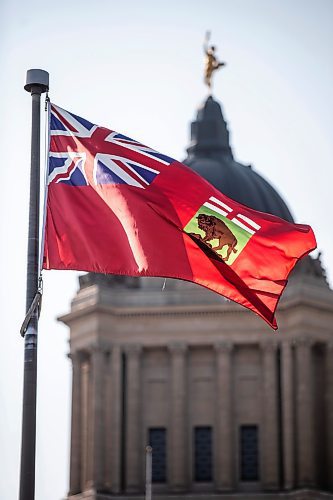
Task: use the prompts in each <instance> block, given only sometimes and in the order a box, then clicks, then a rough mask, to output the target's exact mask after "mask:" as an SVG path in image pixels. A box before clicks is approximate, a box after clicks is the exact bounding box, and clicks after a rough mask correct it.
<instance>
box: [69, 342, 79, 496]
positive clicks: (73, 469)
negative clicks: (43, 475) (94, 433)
mask: <svg viewBox="0 0 333 500" xmlns="http://www.w3.org/2000/svg"><path fill="white" fill-rule="evenodd" d="M68 357H69V358H70V359H71V360H72V419H71V452H70V478H69V493H68V494H69V495H75V494H76V493H79V492H80V491H81V439H82V435H81V412H82V408H81V390H82V388H81V358H82V354H81V353H80V351H75V352H73V353H71V354H69V355H68Z"/></svg>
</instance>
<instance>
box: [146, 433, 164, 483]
mask: <svg viewBox="0 0 333 500" xmlns="http://www.w3.org/2000/svg"><path fill="white" fill-rule="evenodd" d="M148 434H149V436H148V441H149V445H150V446H151V447H152V449H153V455H152V482H153V483H165V482H166V429H165V428H164V427H155V428H151V429H149V430H148Z"/></svg>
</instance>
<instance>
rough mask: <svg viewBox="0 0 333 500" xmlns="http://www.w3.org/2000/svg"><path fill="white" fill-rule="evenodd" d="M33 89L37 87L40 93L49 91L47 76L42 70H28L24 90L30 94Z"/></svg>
mask: <svg viewBox="0 0 333 500" xmlns="http://www.w3.org/2000/svg"><path fill="white" fill-rule="evenodd" d="M33 87H37V88H39V90H40V93H41V94H42V93H43V92H47V91H48V90H49V74H48V72H47V71H44V70H43V69H28V71H27V79H26V84H25V85H24V88H25V90H26V91H27V92H31V91H32V89H33Z"/></svg>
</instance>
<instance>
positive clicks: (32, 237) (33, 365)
mask: <svg viewBox="0 0 333 500" xmlns="http://www.w3.org/2000/svg"><path fill="white" fill-rule="evenodd" d="M24 88H25V90H26V91H27V92H30V93H31V98H32V125H31V168H30V202H29V231H28V253H27V291H26V311H27V312H28V311H29V309H30V307H31V305H32V304H33V302H34V301H35V300H36V296H37V294H38V278H39V276H38V267H39V194H40V98H41V94H42V93H44V92H47V90H48V88H49V74H48V73H47V72H46V71H44V70H41V69H30V70H28V71H27V80H26V85H25V86H24ZM37 331H38V313H37V308H35V309H34V311H33V312H32V314H31V318H30V321H29V323H28V326H27V329H26V331H25V335H24V382H23V412H22V443H21V475H20V497H19V498H20V500H34V498H35V456H36V387H37Z"/></svg>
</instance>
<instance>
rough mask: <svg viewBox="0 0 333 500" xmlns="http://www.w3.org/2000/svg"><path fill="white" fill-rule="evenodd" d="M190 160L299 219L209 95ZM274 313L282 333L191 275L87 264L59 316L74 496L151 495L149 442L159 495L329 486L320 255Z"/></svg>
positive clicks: (240, 197)
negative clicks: (154, 274)
mask: <svg viewBox="0 0 333 500" xmlns="http://www.w3.org/2000/svg"><path fill="white" fill-rule="evenodd" d="M184 163H186V164H187V165H189V167H190V168H192V169H194V170H195V171H197V172H198V173H199V174H200V175H202V176H203V177H205V178H206V179H207V180H208V181H209V182H211V183H212V184H213V185H214V186H216V187H217V188H218V189H220V190H221V191H222V192H223V193H225V194H226V195H227V196H229V197H231V198H233V199H235V200H237V201H239V202H241V203H243V204H245V205H248V206H250V207H252V208H254V209H257V210H261V211H264V212H269V213H271V214H274V215H277V216H280V217H282V218H284V219H286V220H289V221H293V217H292V215H291V212H290V211H289V209H288V206H287V205H286V203H285V202H284V201H283V199H282V198H281V197H280V196H279V194H278V193H277V192H276V190H275V189H274V188H273V187H272V186H271V185H270V184H269V183H268V182H267V181H266V180H265V179H264V178H263V177H261V176H260V175H259V174H258V173H257V172H256V171H255V170H254V169H253V168H252V167H251V166H250V165H242V164H240V163H238V162H237V161H236V160H235V159H234V156H233V152H232V149H231V147H230V142H229V131H228V127H227V124H226V122H225V120H224V118H223V114H222V110H221V106H220V104H219V103H218V102H217V101H216V100H215V99H214V98H213V97H211V96H209V97H208V98H207V99H206V100H205V102H204V103H203V105H202V106H201V107H200V109H199V110H198V112H197V117H196V119H195V121H194V122H193V123H192V124H191V141H190V145H189V147H188V149H187V157H186V158H185V160H184ZM277 318H278V323H279V332H278V333H277V334H274V333H273V331H272V330H270V329H269V328H268V327H267V325H266V324H265V323H264V322H263V321H262V320H261V319H259V318H257V317H256V316H255V315H254V314H253V313H252V312H249V311H247V310H246V309H244V308H242V307H240V306H238V305H237V304H234V303H231V302H229V301H227V300H225V299H223V298H222V297H221V296H219V295H217V294H214V293H212V292H210V291H207V290H205V289H204V288H201V287H199V286H197V285H194V284H190V283H185V282H180V281H177V280H166V282H165V283H164V280H163V279H158V278H156V279H155V278H142V279H141V278H140V279H137V278H128V277H118V276H102V275H96V274H92V273H89V274H86V275H84V276H81V277H80V289H79V291H78V293H77V295H76V296H75V297H74V299H73V301H72V305H71V310H70V312H69V313H68V314H66V315H64V316H62V317H61V318H60V319H61V321H63V322H64V323H66V324H67V325H68V326H69V327H70V357H71V360H72V365H73V386H72V429H71V460H70V487H69V495H68V498H70V499H71V500H74V499H77V500H81V499H82V500H83V499H85V500H106V499H109V498H118V497H119V498H122V499H125V498H127V497H128V498H136V496H138V497H140V496H141V498H142V495H143V492H144V485H145V447H146V445H148V444H150V445H151V446H152V448H153V463H152V479H153V498H156V499H166V498H172V499H174V500H176V499H183V498H184V499H185V498H187V499H188V500H192V499H196V498H201V499H209V498H214V499H219V498H223V499H228V498H235V499H236V498H239V499H247V498H265V499H266V498H267V499H269V498H272V499H275V498H284V497H286V498H297V499H303V498H311V499H319V498H333V495H330V494H328V493H327V492H329V491H331V492H332V491H333V332H332V324H333V293H332V291H331V290H330V289H329V286H328V284H327V281H326V278H325V271H324V270H323V268H322V266H321V262H320V256H319V257H317V258H313V257H306V258H305V259H303V261H301V262H300V263H299V265H298V266H297V267H296V269H295V270H294V272H293V274H292V276H291V279H290V282H289V284H288V287H287V289H286V291H285V293H284V296H283V298H282V300H281V303H280V305H279V309H278V313H277ZM321 492H326V494H324V493H321ZM229 495H230V496H229Z"/></svg>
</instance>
